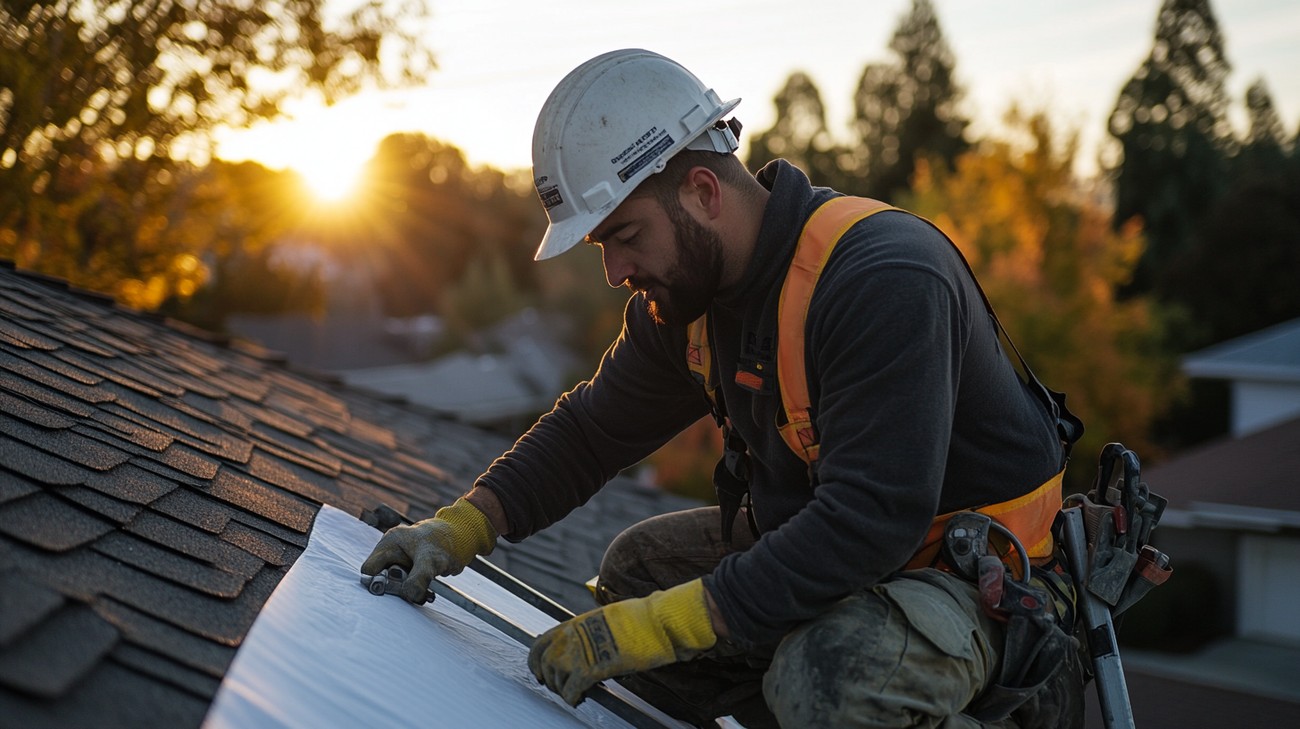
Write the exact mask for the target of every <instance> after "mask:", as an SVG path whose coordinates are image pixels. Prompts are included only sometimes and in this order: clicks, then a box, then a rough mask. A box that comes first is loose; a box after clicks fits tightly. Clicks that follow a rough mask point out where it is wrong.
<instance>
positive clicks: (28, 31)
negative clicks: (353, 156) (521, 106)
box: [0, 0, 432, 281]
mask: <svg viewBox="0 0 1300 729" xmlns="http://www.w3.org/2000/svg"><path fill="white" fill-rule="evenodd" d="M324 6H325V3H324V0H286V2H278V3H253V2H243V1H242V0H213V1H212V2H203V3H182V2H176V1H175V0H161V1H159V2H128V1H124V0H55V1H54V2H43V3H35V2H10V3H5V4H4V5H3V6H2V7H0V255H4V256H7V257H13V258H15V259H16V260H17V262H18V263H19V264H20V265H24V266H30V267H35V268H39V269H42V270H58V271H67V272H69V273H70V274H71V276H70V278H72V279H73V280H74V281H80V276H79V275H78V271H80V270H81V268H82V264H83V263H84V262H85V261H87V260H90V259H93V258H98V259H101V260H104V261H108V260H110V259H113V260H116V261H119V262H120V265H119V270H118V272H117V273H118V275H119V277H120V278H124V279H125V278H134V279H136V280H153V277H154V276H156V275H158V274H159V273H161V272H163V271H165V270H167V267H169V266H170V262H169V261H168V260H167V256H166V255H165V254H162V253H161V251H162V250H163V249H165V248H166V247H167V246H169V245H173V244H172V243H171V242H169V241H167V240H160V241H158V246H159V254H158V255H156V256H153V259H155V262H156V265H153V266H152V267H149V266H145V267H143V268H142V267H141V266H142V265H143V264H141V263H140V261H141V257H140V256H139V255H138V251H137V250H135V249H134V248H133V246H135V245H136V244H137V243H138V241H137V240H134V239H133V238H132V236H129V235H126V231H128V230H134V229H137V228H139V227H140V226H141V225H143V224H144V223H145V221H143V220H141V219H135V218H129V217H128V218H127V219H125V220H123V221H119V224H118V226H117V227H118V228H119V230H117V231H116V233H117V234H116V235H109V234H108V233H109V231H103V230H102V228H98V227H96V230H100V231H101V234H99V235H97V236H95V237H94V239H91V238H87V237H86V236H84V235H82V233H83V231H84V230H85V229H87V228H91V227H95V226H94V225H93V224H92V221H91V220H82V218H83V216H87V215H92V211H94V210H96V209H97V208H101V207H102V206H103V205H105V204H112V203H111V202H110V203H106V202H105V198H111V197H112V196H113V195H116V194H119V193H121V192H122V191H121V190H117V191H112V190H111V189H110V188H107V187H105V185H108V184H111V182H112V176H113V175H114V174H117V172H116V170H117V169H118V168H120V167H123V166H135V167H136V168H137V170H138V174H141V175H144V177H145V178H147V177H148V176H150V175H154V176H157V175H162V176H163V177H166V176H167V175H173V174H174V172H173V170H172V169H171V168H173V167H174V166H175V165H177V164H178V160H182V159H195V160H196V161H199V162H203V161H205V159H204V158H205V156H206V151H207V148H208V146H209V141H210V133H211V132H212V131H213V130H214V129H215V128H216V127H218V126H221V125H229V126H241V125H245V124H247V123H249V122H251V121H254V120H257V119H265V118H270V117H273V116H275V115H276V114H277V113H278V112H279V107H280V104H281V103H282V102H283V101H284V100H285V99H287V98H289V97H291V96H297V95H300V94H303V93H306V92H308V91H312V92H316V93H319V94H321V95H322V96H323V97H324V98H325V99H326V100H327V101H332V100H334V99H336V98H339V97H341V96H343V95H346V94H348V93H351V92H353V91H356V90H357V89H359V88H361V87H363V86H364V85H366V84H381V85H382V84H395V83H404V82H409V81H414V80H419V79H423V78H424V77H425V76H426V74H427V73H428V71H429V70H430V68H431V67H432V60H431V56H430V55H429V53H428V52H427V51H426V50H424V49H423V48H422V47H421V46H420V44H419V41H418V40H417V39H416V37H415V36H414V35H413V33H414V32H415V26H414V25H413V22H412V21H416V20H419V19H420V18H422V17H423V15H424V14H425V11H424V8H423V5H422V4H421V3H419V2H409V3H402V4H399V5H396V6H392V7H394V8H395V11H394V12H389V10H388V9H387V8H388V7H390V6H389V4H387V3H384V2H383V1H382V0H363V2H362V3H361V4H359V5H358V6H357V7H356V9H355V10H353V11H352V12H350V13H348V14H347V15H346V16H344V17H342V18H339V19H338V20H337V21H336V22H335V21H331V20H329V19H327V13H326V12H325V7H324ZM381 55H382V56H384V58H385V59H386V60H387V59H396V61H397V63H396V65H395V66H392V67H388V66H384V67H381V63H380V57H381ZM119 209H120V206H119ZM92 217H93V215H92ZM77 221H81V222H80V223H77ZM101 222H102V220H101ZM177 254H178V255H186V254H188V255H194V254H195V252H194V251H180V250H178V251H177ZM132 260H134V261H135V263H134V264H132V263H131V261H132ZM105 265H106V266H107V264H105ZM159 266H161V268H159Z"/></svg>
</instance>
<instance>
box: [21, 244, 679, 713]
mask: <svg viewBox="0 0 1300 729" xmlns="http://www.w3.org/2000/svg"><path fill="white" fill-rule="evenodd" d="M508 445H509V443H508V442H507V441H504V440H502V439H501V438H499V437H496V436H493V435H490V434H487V433H485V432H482V431H478V430H475V429H473V428H470V427H467V426H464V425H461V424H458V423H455V422H452V421H450V420H447V419H444V418H441V417H439V416H437V415H435V414H433V413H432V412H430V411H427V410H423V409H421V408H418V407H415V406H411V405H409V404H406V403H402V402H394V401H392V400H390V399H385V398H383V397H381V396H378V395H375V394H373V393H367V392H364V391H361V390H358V389H354V388H348V387H346V386H344V385H343V384H342V383H341V382H339V381H338V380H336V379H330V378H327V377H324V376H321V375H318V374H312V373H307V372H300V371H295V370H294V369H292V368H291V367H289V366H287V365H286V364H285V363H284V362H283V361H282V358H279V357H277V356H276V355H275V354H274V353H272V352H269V351H266V350H263V349H261V348H258V347H255V346H251V345H248V344H245V343H241V342H238V341H229V340H224V339H222V338H219V337H215V336H212V335H209V334H206V333H204V332H200V331H196V330H193V329H191V328H188V327H186V326H184V325H180V324H178V323H176V322H171V321H166V320H163V319H161V318H158V317H154V316H152V315H147V314H142V313H139V312H134V311H130V310H126V309H123V308H119V307H117V306H114V305H113V304H112V303H111V301H110V300H109V299H107V298H105V297H102V296H99V295H96V294H92V293H89V292H84V291H79V290H76V289H72V288H69V287H68V286H67V285H66V284H63V283H61V282H58V281H54V280H50V279H47V278H44V277H41V276H36V275H33V274H29V273H24V272H19V271H15V270H14V269H13V268H12V266H4V267H3V268H0V717H4V718H5V722H6V723H7V722H9V721H10V720H14V721H16V722H18V725H21V726H24V727H40V726H61V727H66V726H92V725H93V726H131V727H153V726H156V727H184V726H197V725H198V724H199V723H200V722H201V721H202V718H203V716H204V714H205V712H206V711H207V708H208V705H209V704H210V702H211V700H212V698H213V696H214V695H215V693H216V690H217V687H218V685H219V684H220V681H221V678H222V676H223V675H224V673H225V671H226V668H227V667H228V666H229V664H230V662H231V660H232V659H233V657H234V655H235V651H236V650H237V649H238V647H239V645H240V642H241V641H242V639H243V637H244V636H245V634H246V633H247V632H248V630H249V627H250V626H251V625H252V622H253V620H254V619H255V618H256V617H257V614H258V611H259V610H260V609H261V607H262V605H263V604H264V603H265V601H266V600H267V598H268V597H269V596H270V594H271V592H272V590H274V589H275V586H276V585H277V584H278V583H279V581H280V579H281V578H282V577H283V576H284V574H285V572H286V571H287V570H288V569H289V567H290V566H291V565H292V564H293V562H294V560H295V559H296V558H297V556H298V555H299V554H301V552H302V550H303V549H304V547H305V546H306V543H307V535H308V532H309V531H310V529H311V525H312V521H313V519H314V517H315V515H316V512H317V511H318V509H319V507H320V505H321V504H324V503H328V504H331V505H333V506H335V507H337V508H340V509H342V510H344V511H347V512H349V513H351V514H353V515H354V516H362V515H363V512H366V511H367V510H372V509H375V508H376V507H377V506H379V505H380V504H387V505H389V506H391V507H392V508H393V509H396V510H397V511H398V512H401V513H403V514H405V515H407V516H409V517H410V518H412V519H419V518H423V517H426V516H429V515H431V514H432V513H433V511H434V510H436V509H437V508H438V507H439V506H441V505H443V504H445V503H449V502H450V501H451V500H453V499H454V498H455V497H456V496H458V495H459V494H460V493H462V492H463V491H464V490H465V489H466V488H468V486H469V485H470V484H471V483H472V481H473V478H474V477H475V476H477V475H478V473H479V472H480V471H481V470H482V469H483V468H484V467H485V466H486V465H487V464H488V463H490V462H491V460H492V458H494V457H495V456H497V455H498V454H500V453H501V452H502V450H503V449H504V448H506V447H507V446H508ZM689 505H692V504H691V503H690V502H688V501H686V500H684V499H676V498H674V497H670V496H667V495H664V494H662V493H660V492H656V491H652V490H648V489H643V488H640V487H638V486H636V485H635V484H632V483H631V482H630V481H628V480H626V479H619V480H616V482H615V483H614V484H611V487H609V488H607V489H606V490H605V491H603V492H602V493H601V494H600V495H598V496H597V498H596V499H594V500H593V501H592V503H590V504H588V505H587V506H585V507H583V508H582V509H580V510H579V511H578V512H575V513H574V514H573V515H571V516H570V518H569V519H567V520H565V521H564V522H561V523H560V524H559V525H556V526H555V527H553V528H552V529H550V530H547V531H545V532H542V533H541V534H539V535H537V536H535V537H533V538H531V539H529V540H527V541H525V542H523V543H521V544H520V545H510V544H506V543H502V545H501V546H500V547H498V549H497V552H496V553H494V555H493V557H492V559H493V561H494V562H497V563H498V564H500V565H502V566H504V567H506V568H507V569H508V570H510V571H511V572H513V573H514V574H515V575H516V576H518V577H520V578H521V579H524V580H525V581H528V582H531V583H532V584H534V585H535V586H537V587H539V588H541V589H542V590H543V591H544V592H547V593H549V594H550V595H551V596H552V597H554V598H556V599H557V600H559V601H560V602H562V603H565V604H567V605H568V606H570V607H571V608H575V609H576V608H582V607H585V606H586V605H587V604H589V602H588V597H587V596H586V594H585V592H584V590H583V588H582V585H581V583H582V581H583V580H585V579H586V578H587V577H589V576H591V575H592V574H594V573H595V569H596V566H597V564H598V562H599V557H600V554H601V552H602V551H603V549H604V545H605V544H607V543H608V541H609V539H610V538H612V536H613V535H614V534H616V533H617V532H618V531H619V530H620V529H621V528H623V527H624V526H626V525H627V524H630V523H632V522H634V521H637V520H639V519H641V518H644V517H646V516H648V515H650V514H654V513H659V512H662V511H666V510H669V509H671V508H680V507H682V506H689Z"/></svg>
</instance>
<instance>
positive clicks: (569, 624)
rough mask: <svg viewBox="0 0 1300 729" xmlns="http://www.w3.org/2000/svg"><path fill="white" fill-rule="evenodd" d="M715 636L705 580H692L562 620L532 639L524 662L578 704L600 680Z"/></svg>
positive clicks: (683, 652) (688, 650)
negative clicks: (535, 639)
mask: <svg viewBox="0 0 1300 729" xmlns="http://www.w3.org/2000/svg"><path fill="white" fill-rule="evenodd" d="M716 642H717V636H716V635H714V633H713V626H712V624H711V623H710V621H709V608H708V602H707V599H706V598H705V595H704V584H703V583H702V582H701V581H700V580H693V581H691V582H688V583H686V584H684V585H678V586H677V587H674V588H671V589H669V590H664V591H662V592H656V593H653V594H651V595H650V596H648V597H643V598H635V599H631V600H624V601H622V602H616V603H613V604H610V605H606V606H605V607H602V608H597V609H595V610H592V611H590V612H586V613H583V614H582V615H579V616H578V617H576V618H572V619H570V620H567V621H565V622H563V623H560V624H559V625H557V626H555V627H554V628H551V629H550V630H548V631H546V632H545V633H543V634H542V635H541V636H540V637H538V639H537V641H536V642H535V643H533V648H532V650H531V651H529V654H528V667H529V669H531V670H532V672H533V675H534V676H536V677H537V680H538V681H541V682H542V683H544V684H546V685H547V686H548V687H549V688H550V689H551V690H552V691H555V692H556V693H558V694H560V696H562V697H563V698H564V700H565V701H567V702H569V703H570V704H571V705H574V706H576V705H577V702H578V701H580V700H581V699H582V694H583V692H585V691H586V690H587V689H588V688H591V686H593V685H594V684H596V683H597V682H599V681H602V680H604V679H606V678H612V677H614V676H622V675H624V674H628V673H634V672H637V671H648V670H650V669H652V668H657V667H659V666H663V665H666V664H669V663H674V662H677V661H683V660H688V659H690V658H694V657H695V656H698V655H699V654H700V653H701V652H703V651H704V650H706V649H708V648H710V647H712V646H713V644H714V643H716Z"/></svg>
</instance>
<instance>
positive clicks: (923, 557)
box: [903, 469, 1065, 579]
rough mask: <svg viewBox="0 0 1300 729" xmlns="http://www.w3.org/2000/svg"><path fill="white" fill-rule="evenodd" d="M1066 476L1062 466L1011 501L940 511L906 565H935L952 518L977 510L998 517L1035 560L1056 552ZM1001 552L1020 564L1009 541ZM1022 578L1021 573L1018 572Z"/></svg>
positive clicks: (1001, 555) (1009, 562)
mask: <svg viewBox="0 0 1300 729" xmlns="http://www.w3.org/2000/svg"><path fill="white" fill-rule="evenodd" d="M1064 476H1065V470H1064V469H1062V470H1060V471H1058V472H1057V473H1056V475H1055V476H1052V477H1051V478H1049V479H1047V481H1045V482H1043V484H1042V485H1041V486H1039V487H1038V488H1036V489H1034V490H1033V491H1030V492H1029V493H1027V494H1025V495H1023V496H1018V497H1016V498H1014V499H1011V500H1010V501H1003V502H1001V503H997V504H990V505H988V506H982V507H980V508H978V509H962V510H959V511H951V512H948V513H947V514H940V515H939V516H936V517H935V518H934V521H932V522H930V531H928V532H926V535H925V541H924V542H922V543H921V547H920V548H919V549H917V551H916V553H915V554H914V555H912V559H910V560H909V561H908V562H907V565H906V566H904V567H903V569H908V570H915V569H921V568H922V567H934V566H935V565H936V564H938V562H939V555H940V552H941V550H942V548H943V534H944V529H945V528H946V527H947V525H948V520H949V519H951V518H952V517H953V515H955V514H960V513H963V512H965V511H975V512H978V513H980V514H984V515H986V516H988V517H991V518H992V519H994V520H996V521H997V522H998V523H999V524H1001V525H1002V526H1004V527H1006V528H1007V529H1009V530H1010V531H1011V533H1012V534H1015V535H1016V538H1017V539H1019V540H1020V543H1021V544H1023V545H1025V552H1026V554H1027V555H1028V557H1029V558H1030V559H1031V560H1041V559H1046V558H1048V557H1051V556H1052V551H1053V549H1054V548H1055V546H1056V545H1055V542H1054V541H1053V539H1052V522H1053V520H1055V519H1056V513H1057V512H1058V511H1060V510H1061V498H1062V496H1061V480H1062V478H1064ZM993 546H995V547H996V548H997V550H998V553H999V556H1000V557H1002V559H1003V560H1004V561H1006V562H1007V563H1008V564H1012V565H1014V564H1016V560H1015V559H1013V557H1015V556H1016V555H1015V554H1014V553H1013V550H1014V547H1012V546H1011V545H1009V544H1006V543H1003V544H995V545H993ZM1016 577H1017V579H1022V576H1021V575H1017V576H1016Z"/></svg>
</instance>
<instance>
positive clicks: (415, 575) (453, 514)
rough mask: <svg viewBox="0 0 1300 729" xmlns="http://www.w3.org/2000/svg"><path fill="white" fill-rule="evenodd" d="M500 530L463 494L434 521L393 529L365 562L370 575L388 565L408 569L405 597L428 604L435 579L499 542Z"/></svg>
mask: <svg viewBox="0 0 1300 729" xmlns="http://www.w3.org/2000/svg"><path fill="white" fill-rule="evenodd" d="M496 538H497V534H496V531H495V530H494V529H493V528H492V524H491V522H489V521H488V518H487V516H486V515H485V514H484V513H483V512H482V511H479V509H478V507H476V506H474V505H473V504H471V503H470V502H469V501H466V500H465V499H464V498H460V499H457V500H456V503H454V504H452V505H451V506H446V507H443V508H441V509H439V510H438V513H437V514H435V515H434V517H433V518H432V519H425V520H424V521H421V522H419V523H416V524H412V525H410V526H396V527H393V528H392V529H389V530H388V532H387V533H386V534H384V536H383V537H381V538H380V540H379V543H378V544H376V545H375V548H374V550H372V551H371V553H370V556H369V557H367V558H366V561H365V562H364V563H363V564H362V565H361V571H362V572H364V573H365V574H368V575H375V574H379V573H380V572H381V571H383V570H384V569H385V568H387V567H389V566H390V565H397V566H399V567H401V568H403V569H405V570H407V578H406V582H405V583H404V584H403V585H402V597H404V598H406V599H407V600H408V601H410V602H417V603H418V602H424V597H425V593H426V592H427V591H428V589H429V583H430V582H432V581H433V579H434V578H435V577H439V576H442V575H452V574H459V573H460V572H461V570H463V569H465V565H467V564H469V563H470V561H471V560H473V559H474V557H475V556H476V555H479V554H488V553H490V552H491V551H492V549H493V548H494V547H495V546H496Z"/></svg>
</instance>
